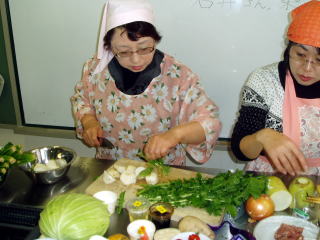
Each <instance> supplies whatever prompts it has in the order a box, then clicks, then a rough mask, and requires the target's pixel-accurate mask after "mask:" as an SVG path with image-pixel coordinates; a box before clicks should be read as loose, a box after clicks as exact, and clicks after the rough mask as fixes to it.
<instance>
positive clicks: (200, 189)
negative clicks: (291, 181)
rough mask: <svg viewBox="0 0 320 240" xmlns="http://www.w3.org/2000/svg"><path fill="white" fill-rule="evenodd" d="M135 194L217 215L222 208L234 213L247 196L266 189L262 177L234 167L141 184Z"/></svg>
mask: <svg viewBox="0 0 320 240" xmlns="http://www.w3.org/2000/svg"><path fill="white" fill-rule="evenodd" d="M142 187H143V188H142V189H140V190H139V191H138V193H137V195H138V196H144V197H146V198H147V199H148V200H149V201H150V202H152V203H154V202H159V201H163V202H169V203H171V204H172V205H173V206H175V207H186V206H193V207H198V208H203V209H205V210H206V211H207V212H208V213H209V214H214V215H221V213H222V211H224V210H226V212H228V213H229V214H231V216H236V214H237V207H239V206H240V205H241V204H242V203H243V202H244V201H246V200H247V199H248V198H249V197H250V196H253V197H254V198H257V197H259V196H260V195H261V194H262V193H265V192H266V187H267V178H266V176H254V175H253V174H251V173H244V172H243V171H240V170H237V171H236V172H234V173H232V172H230V171H228V172H226V173H220V174H218V175H217V176H215V177H213V178H204V177H203V176H202V175H201V174H200V173H198V174H197V176H196V177H194V178H190V179H178V180H174V181H169V182H166V183H160V184H156V185H142Z"/></svg>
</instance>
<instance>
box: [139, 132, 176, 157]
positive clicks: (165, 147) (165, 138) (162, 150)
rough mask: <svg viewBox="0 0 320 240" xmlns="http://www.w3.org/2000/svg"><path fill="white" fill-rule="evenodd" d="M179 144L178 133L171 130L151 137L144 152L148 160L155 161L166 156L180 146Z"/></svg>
mask: <svg viewBox="0 0 320 240" xmlns="http://www.w3.org/2000/svg"><path fill="white" fill-rule="evenodd" d="M179 142H180V140H179V136H178V133H177V132H176V131H175V130H174V129H171V130H169V131H167V132H164V133H161V134H156V135H153V136H152V137H150V138H149V139H148V142H147V143H146V145H145V147H144V149H143V152H144V154H145V155H146V157H147V159H150V160H154V159H157V158H161V157H164V156H166V155H167V154H168V153H169V151H170V149H171V148H173V147H175V146H176V145H177V144H179Z"/></svg>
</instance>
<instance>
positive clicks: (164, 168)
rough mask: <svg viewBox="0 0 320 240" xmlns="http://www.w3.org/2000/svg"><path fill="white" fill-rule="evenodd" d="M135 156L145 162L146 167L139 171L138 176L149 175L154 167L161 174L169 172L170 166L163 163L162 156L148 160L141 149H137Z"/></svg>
mask: <svg viewBox="0 0 320 240" xmlns="http://www.w3.org/2000/svg"><path fill="white" fill-rule="evenodd" d="M137 156H138V157H139V158H141V159H142V160H144V161H146V162H147V168H146V169H145V170H143V171H141V172H140V174H139V175H138V177H141V178H143V177H146V176H149V175H150V174H151V173H152V171H153V170H154V169H156V170H157V171H158V172H159V174H161V175H168V174H169V172H170V166H168V165H165V164H164V161H163V158H158V159H155V160H149V159H147V157H146V156H145V154H144V153H143V152H142V151H141V150H139V152H138V153H137Z"/></svg>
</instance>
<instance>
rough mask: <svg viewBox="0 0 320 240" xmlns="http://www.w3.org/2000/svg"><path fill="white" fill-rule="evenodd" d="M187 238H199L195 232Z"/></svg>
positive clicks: (193, 239)
mask: <svg viewBox="0 0 320 240" xmlns="http://www.w3.org/2000/svg"><path fill="white" fill-rule="evenodd" d="M188 240H200V237H199V236H198V235H197V234H191V235H190V236H189V237H188Z"/></svg>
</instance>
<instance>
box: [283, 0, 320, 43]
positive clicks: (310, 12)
mask: <svg viewBox="0 0 320 240" xmlns="http://www.w3.org/2000/svg"><path fill="white" fill-rule="evenodd" d="M291 17H292V22H291V24H290V26H289V29H288V33H287V36H288V39H289V40H291V41H293V42H296V43H300V44H304V45H310V46H313V47H320V1H317V0H312V1H309V2H307V3H304V4H302V5H301V6H299V7H297V8H295V9H294V10H293V11H292V12H291Z"/></svg>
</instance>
